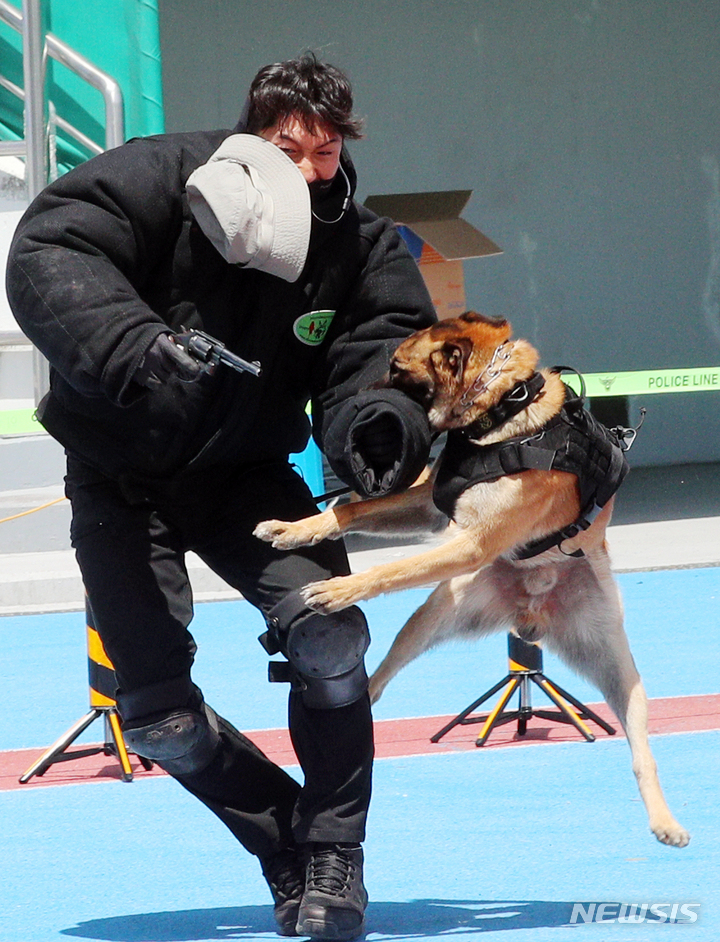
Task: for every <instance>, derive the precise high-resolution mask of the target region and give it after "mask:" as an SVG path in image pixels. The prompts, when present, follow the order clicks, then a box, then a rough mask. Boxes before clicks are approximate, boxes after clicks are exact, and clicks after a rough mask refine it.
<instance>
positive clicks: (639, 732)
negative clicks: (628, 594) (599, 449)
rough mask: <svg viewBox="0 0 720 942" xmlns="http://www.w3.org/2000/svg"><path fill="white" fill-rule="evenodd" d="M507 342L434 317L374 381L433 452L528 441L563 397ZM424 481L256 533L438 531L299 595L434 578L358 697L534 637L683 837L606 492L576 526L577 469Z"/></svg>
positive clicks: (484, 323) (313, 603) (270, 537)
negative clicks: (454, 487) (579, 686)
mask: <svg viewBox="0 0 720 942" xmlns="http://www.w3.org/2000/svg"><path fill="white" fill-rule="evenodd" d="M511 338H512V332H511V327H510V325H509V324H508V323H507V322H506V321H504V320H497V319H489V318H485V317H483V316H482V315H479V314H475V313H472V312H469V313H466V314H463V315H462V316H461V317H459V318H456V319H451V320H443V321H440V322H439V323H438V324H436V325H434V326H432V327H429V328H427V329H425V330H422V331H419V332H418V333H416V334H413V335H412V336H410V337H409V338H407V339H406V340H405V341H404V342H403V343H401V344H400V346H399V347H398V349H397V351H396V352H395V355H394V357H393V360H392V363H391V367H390V373H389V376H388V378H387V380H386V384H387V385H389V386H391V387H394V388H396V389H400V390H403V391H404V392H406V393H407V394H408V395H409V396H411V397H412V398H414V399H415V400H416V401H418V402H420V403H421V404H422V405H423V406H424V407H425V408H426V410H427V414H428V419H429V422H430V425H431V427H432V428H433V429H434V430H435V431H437V432H438V433H439V432H445V431H447V432H449V435H448V445H447V447H446V454H447V451H448V449H449V448H450V441H451V436H453V435H455V436H457V435H461V436H462V437H463V439H464V446H465V447H467V446H468V444H469V446H470V447H473V446H477V447H478V448H480V447H481V446H482V447H486V446H491V447H492V446H495V445H498V443H501V442H502V443H506V442H508V440H512V441H517V440H518V436H520V439H521V440H523V441H532V440H533V439H535V440H537V439H538V438H541V437H542V435H543V434H544V430H546V429H547V428H549V423H550V424H551V423H552V422H553V421H557V417H558V416H559V415H560V414H561V413H562V410H563V408H564V405H565V403H566V401H567V398H568V395H569V390H568V388H567V387H566V385H565V384H564V383H563V381H562V379H561V378H560V375H559V373H558V372H557V371H552V370H541V371H539V372H538V371H537V370H536V365H537V362H538V354H537V352H536V350H535V349H534V348H533V347H532V346H531V345H530V344H529V343H528V342H527V341H525V340H521V339H515V340H513V339H511ZM539 377H540V378H539ZM518 391H519V392H518ZM523 396H524V400H523ZM582 411H583V413H585V410H582ZM586 414H587V413H586ZM443 461H444V458H443V457H442V456H441V459H440V460H439V462H438V463H437V464H436V467H437V465H438V464H439V466H440V471H439V474H441V475H442V474H443V463H442V462H443ZM541 463H542V462H541ZM437 474H438V472H435V470H434V472H433V475H431V477H430V478H429V479H428V480H427V481H424V482H423V483H420V484H417V485H415V486H413V487H410V488H409V489H408V490H406V491H404V492H403V493H401V494H396V495H391V496H388V497H381V498H378V499H374V500H367V501H360V502H351V503H348V504H342V505H339V506H335V507H333V508H332V509H330V510H326V511H325V512H323V513H319V514H318V515H315V516H312V517H308V518H305V519H304V520H299V521H297V522H283V521H278V520H268V521H265V522H263V523H261V524H259V525H258V527H257V529H256V531H255V532H256V535H257V536H259V537H260V538H261V539H263V540H266V541H268V542H271V543H272V544H273V546H275V547H277V548H279V549H292V548H295V547H298V546H305V545H309V544H314V543H317V542H319V541H320V540H326V539H337V538H339V537H341V536H342V535H343V534H345V533H351V532H356V533H371V534H372V533H375V534H378V533H382V534H391V533H394V534H402V535H403V536H406V535H407V534H409V533H411V532H425V533H427V532H433V531H435V532H436V531H438V530H440V529H442V528H444V527H446V526H448V524H449V527H448V531H447V533H448V537H447V539H446V540H445V541H444V542H441V543H440V544H438V545H434V546H433V547H432V548H429V549H427V550H426V551H424V552H421V553H419V554H418V555H416V556H413V557H411V558H409V559H403V560H400V561H397V562H390V563H385V564H382V565H378V566H373V567H371V568H370V569H368V570H366V571H364V572H357V573H354V574H352V575H349V576H339V577H336V578H332V579H327V580H324V581H322V582H315V583H311V584H310V585H308V586H306V587H305V588H304V590H303V595H304V598H305V600H306V602H307V604H308V605H309V606H310V607H311V608H313V609H314V610H316V611H318V612H321V613H329V612H335V611H338V610H339V609H342V608H345V607H347V606H349V605H353V604H355V603H356V602H359V601H361V600H362V599H370V598H374V597H375V596H378V595H381V594H383V593H386V592H395V591H398V590H401V589H409V588H412V587H417V586H425V585H428V584H433V583H439V585H438V586H437V588H435V590H434V591H433V592H432V594H431V595H430V596H429V598H428V599H427V601H426V602H425V603H424V604H423V605H422V606H421V607H420V608H419V609H418V610H417V611H416V612H415V613H414V614H413V615H412V616H411V617H410V619H409V620H408V622H407V624H406V625H405V626H404V627H403V628H402V629H401V631H400V632H399V634H398V635H397V637H396V639H395V641H394V643H393V645H392V647H391V648H390V650H389V652H388V654H387V655H386V657H385V659H384V660H383V661H382V663H381V664H380V666H379V667H378V669H377V670H376V671H375V673H374V674H373V676H372V678H371V680H370V695H371V698H372V700H373V701H376V700H377V699H378V698H379V697H380V696H381V694H382V692H383V690H384V688H385V686H386V685H387V683H388V681H390V680H391V679H392V677H394V675H395V674H396V673H397V672H398V671H399V670H400V669H401V668H403V667H404V666H405V665H406V664H408V663H409V662H410V661H411V660H413V659H414V658H416V657H417V656H418V655H419V654H421V653H422V652H424V651H426V650H427V649H428V648H430V647H432V646H434V645H436V644H438V643H439V642H442V641H445V640H447V639H449V638H452V637H459V636H464V637H481V636H483V635H486V634H489V633H491V632H495V631H498V630H502V629H505V630H507V629H512V630H514V631H515V632H516V633H517V634H519V635H520V637H521V638H523V639H525V640H528V641H538V640H540V639H542V642H543V644H545V645H546V646H547V648H548V649H549V650H551V651H553V652H555V653H556V654H557V655H558V656H559V657H560V658H562V660H564V661H565V662H566V663H567V664H568V665H570V666H571V667H572V668H574V669H575V670H576V671H577V672H578V673H579V674H581V675H583V676H584V677H586V678H587V679H588V680H590V681H591V682H592V683H593V684H594V685H595V686H597V687H598V688H599V689H600V691H601V692H602V694H603V696H604V698H605V700H606V701H607V703H608V704H609V706H610V707H611V708H612V710H613V711H614V713H615V714H616V716H617V717H618V719H619V720H620V722H621V724H622V726H623V728H624V730H625V733H626V735H627V739H628V743H629V745H630V749H631V751H632V762H633V771H634V773H635V776H636V778H637V782H638V786H639V790H640V794H641V796H642V799H643V801H644V802H645V806H646V809H647V812H648V817H649V821H650V828H651V829H652V831H653V832H654V834H655V835H656V837H657V838H658V840H660V841H662V842H663V843H666V844H671V845H674V846H676V847H683V846H685V845H686V844H687V843H688V841H689V839H690V835H689V834H688V832H687V831H686V830H685V829H684V828H683V827H682V826H681V825H680V824H678V822H677V821H676V820H675V818H674V817H673V815H672V813H671V812H670V809H669V808H668V806H667V804H666V802H665V798H664V796H663V793H662V790H661V787H660V783H659V781H658V775H657V767H656V764H655V760H654V759H653V756H652V753H651V751H650V745H649V742H648V725H647V723H648V715H647V698H646V695H645V690H644V688H643V685H642V681H641V679H640V676H639V674H638V672H637V669H636V667H635V664H634V661H633V658H632V654H631V653H630V648H629V645H628V640H627V636H626V634H625V630H624V627H623V611H622V604H621V600H620V595H619V591H618V588H617V585H616V583H615V580H614V579H613V576H612V573H611V567H610V560H609V556H608V548H607V544H606V541H605V531H606V528H607V525H608V523H609V520H610V515H611V512H612V497H610V499H608V500H607V501H606V502H605V503H604V505H603V506H602V509H601V510H600V511H599V513H597V514H596V515H595V517H594V519H593V520H592V522H591V523H590V522H589V521H588V520H586V521H584V522H581V523H580V526H579V527H578V526H577V525H575V524H576V523H577V521H578V520H579V516H580V515H581V512H582V508H581V487H580V483H579V478H578V476H577V475H576V474H574V473H571V472H570V471H568V470H558V469H556V468H552V467H549V468H548V467H547V466H545V467H533V468H530V469H525V470H519V471H517V472H515V473H505V474H503V475H502V476H499V477H497V476H496V477H494V478H492V479H490V480H481V481H479V482H475V483H473V481H472V480H470V481H467V482H465V484H466V485H467V486H464V489H463V488H461V489H460V490H459V492H456V493H454V494H453V495H451V496H452V506H451V507H450V508H448V507H447V506H446V507H445V508H444V509H445V510H446V511H447V513H443V512H442V511H441V510H439V509H438V507H437V506H436V502H435V501H437V499H438V491H437V483H438V482H437ZM446 477H447V475H446ZM450 477H451V478H452V474H451V475H450ZM434 489H435V501H434V500H433V493H434ZM446 499H447V495H446ZM595 509H596V510H597V505H596V508H595ZM448 517H451V518H452V519H451V520H450V521H449V520H448ZM583 527H585V528H584V529H583ZM553 534H556V535H558V537H557V540H558V543H557V545H551V546H550V547H549V548H546V549H544V550H543V551H541V552H539V553H538V554H537V555H530V556H529V558H523V557H526V556H527V555H528V554H527V552H526V549H527V547H528V546H530V547H532V546H533V545H535V546H536V547H538V546H539V547H540V548H541V549H542V547H543V545H544V544H543V542H542V541H543V540H545V539H546V538H547V537H548V535H553Z"/></svg>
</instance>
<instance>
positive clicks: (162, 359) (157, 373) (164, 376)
mask: <svg viewBox="0 0 720 942" xmlns="http://www.w3.org/2000/svg"><path fill="white" fill-rule="evenodd" d="M204 372H205V368H204V366H203V365H202V364H201V363H198V362H197V360H194V359H193V358H192V357H191V356H190V355H189V354H187V353H186V352H185V351H184V350H183V348H182V347H179V346H178V345H177V344H176V343H173V340H172V336H171V335H170V334H158V336H157V337H156V338H155V340H154V341H153V342H152V344H151V345H150V346H149V347H148V350H147V352H146V354H145V357H144V359H143V361H142V363H141V364H140V366H139V367H138V369H137V371H136V373H135V376H134V379H135V382H136V383H140V385H141V386H148V387H150V388H152V386H154V385H157V384H158V383H166V382H167V381H168V380H169V379H170V377H171V376H177V377H178V378H179V379H181V380H183V382H186V383H191V382H193V381H194V380H196V379H197V378H198V377H199V376H200V375H201V373H204Z"/></svg>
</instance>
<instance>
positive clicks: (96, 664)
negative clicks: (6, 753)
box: [20, 598, 152, 785]
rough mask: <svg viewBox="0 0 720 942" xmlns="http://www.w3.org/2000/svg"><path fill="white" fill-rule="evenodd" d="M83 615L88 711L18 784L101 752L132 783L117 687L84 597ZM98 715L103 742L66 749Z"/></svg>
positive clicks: (147, 766)
mask: <svg viewBox="0 0 720 942" xmlns="http://www.w3.org/2000/svg"><path fill="white" fill-rule="evenodd" d="M85 615H86V625H87V651H88V680H89V684H90V711H89V712H88V713H86V714H85V716H83V717H81V718H80V719H79V720H78V721H77V723H74V724H73V725H72V726H71V727H70V729H69V730H67V732H66V733H64V734H63V735H62V736H61V737H60V739H58V740H57V741H56V742H54V743H53V744H52V746H50V747H49V748H48V749H46V750H45V752H44V753H43V754H42V755H41V756H40V758H39V759H38V760H37V761H36V762H34V763H33V764H32V765H31V766H30V768H29V769H28V770H27V772H25V773H24V774H23V775H22V776H21V777H20V782H21V784H23V785H24V784H25V783H26V782H29V781H30V779H31V778H32V777H33V776H34V775H38V776H39V775H44V774H45V772H46V771H47V770H48V769H49V768H50V766H51V765H53V763H55V762H67V761H69V760H70V759H81V758H84V757H85V756H94V755H98V754H99V753H104V754H105V755H106V756H111V755H112V756H115V757H116V758H117V759H118V761H119V763H120V767H121V770H122V779H123V781H124V782H131V781H132V778H133V771H132V766H131V765H130V759H129V758H128V751H127V748H126V747H125V740H124V739H123V734H122V729H121V728H120V717H119V716H118V712H117V705H116V701H115V691H116V689H117V680H116V678H115V669H114V667H113V665H112V662H111V661H110V658H109V657H108V656H107V654H106V653H105V648H104V647H103V643H102V641H101V640H100V635H99V634H98V633H97V630H96V629H95V623H94V620H93V616H92V610H91V608H90V603H89V602H88V601H87V598H86V600H85ZM99 717H102V718H103V720H104V725H105V741H104V743H103V744H102V745H100V746H90V747H88V748H87V749H73V751H72V752H68V751H67V750H68V748H69V747H70V746H71V745H72V743H73V742H75V740H76V739H77V738H78V736H79V735H80V734H81V733H82V732H84V730H86V729H87V728H88V726H90V724H91V723H92V722H94V721H95V720H96V719H98V718H99ZM138 758H139V759H140V762H141V764H142V765H143V767H144V768H145V769H147V770H150V769H151V768H152V763H151V762H149V761H148V760H147V759H143V758H142V757H140V756H138Z"/></svg>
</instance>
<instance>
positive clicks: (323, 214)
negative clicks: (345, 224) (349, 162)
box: [308, 166, 351, 224]
mask: <svg viewBox="0 0 720 942" xmlns="http://www.w3.org/2000/svg"><path fill="white" fill-rule="evenodd" d="M308 189H309V190H310V207H311V209H312V214H313V216H314V217H315V219H317V220H318V222H324V223H328V224H332V223H336V222H339V221H340V220H341V219H342V217H343V216H344V215H345V213H346V211H347V210H348V209H349V208H350V202H351V189H350V180H349V179H348V176H347V174H346V173H345V171H344V170H343V168H342V166H340V169H339V170H338V172H337V173H336V174H335V176H334V177H333V178H332V180H313V182H312V183H308Z"/></svg>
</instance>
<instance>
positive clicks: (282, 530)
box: [253, 520, 311, 550]
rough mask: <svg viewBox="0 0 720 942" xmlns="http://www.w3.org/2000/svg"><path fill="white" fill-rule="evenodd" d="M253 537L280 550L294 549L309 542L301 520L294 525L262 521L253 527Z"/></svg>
mask: <svg viewBox="0 0 720 942" xmlns="http://www.w3.org/2000/svg"><path fill="white" fill-rule="evenodd" d="M253 535H254V536H256V537H258V539H260V540H264V541H265V543H272V545H273V547H274V548H275V549H281V550H289V549H295V548H296V547H298V546H306V545H307V544H308V543H309V542H311V539H308V533H307V532H306V528H305V527H304V526H303V521H302V520H298V521H297V522H295V523H293V522H290V521H287V520H263V521H262V523H259V524H258V525H257V526H256V527H255V529H254V530H253Z"/></svg>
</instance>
